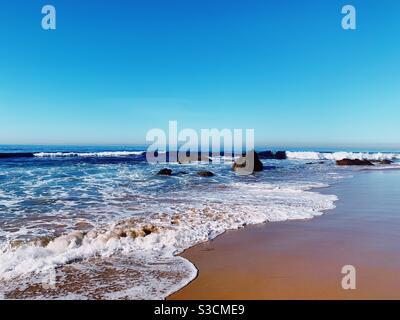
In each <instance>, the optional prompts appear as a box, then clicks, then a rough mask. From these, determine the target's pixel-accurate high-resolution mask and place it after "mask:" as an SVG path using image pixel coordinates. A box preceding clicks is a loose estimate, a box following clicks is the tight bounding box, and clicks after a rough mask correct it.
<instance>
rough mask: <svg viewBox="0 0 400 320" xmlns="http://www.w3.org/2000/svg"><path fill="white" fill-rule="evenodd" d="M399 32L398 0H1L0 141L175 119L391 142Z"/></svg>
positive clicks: (124, 138)
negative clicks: (45, 23) (346, 23)
mask: <svg viewBox="0 0 400 320" xmlns="http://www.w3.org/2000/svg"><path fill="white" fill-rule="evenodd" d="M45 4H53V5H54V6H55V7H56V9H57V30H55V31H44V30H42V28H41V18H42V15H41V8H42V6H43V5H45ZM345 4H352V5H354V6H355V7H356V9H357V30H355V31H345V30H343V29H342V28H341V18H342V14H341V8H342V6H343V5H345ZM399 35H400V2H399V1H397V0H392V1H390V0H384V1H378V0H363V1H354V0H347V1H336V0H320V1H312V0H305V1H293V0H279V1H278V0H274V1H272V0H271V1H268V0H264V1H255V0H247V1H244V0H243V1H239V0H235V1H232V0H230V1H226V0H218V1H215V0H179V1H178V0H157V1H156V0H131V1H128V0H126V1H123V0H113V1H110V0H103V1H95V0H92V1H90V0H79V1H78V0H68V1H67V0H46V1H37V0H31V1H26V0H2V1H1V3H0V37H1V44H0V143H9V144H14V143H18V144H137V143H143V142H144V140H145V136H146V132H147V131H148V130H149V129H151V128H155V127H160V128H167V126H168V121H169V120H177V121H178V125H179V128H181V129H183V128H187V127H189V128H194V129H200V128H214V127H215V128H219V129H223V128H231V129H233V128H243V129H245V128H254V129H255V137H256V143H257V144H258V145H269V146H299V147H310V146H357V147H362V146H375V147H379V146H382V147H384V146H385V147H400V139H399V138H400V126H399V122H400V121H399V120H400V90H399V88H400V59H399V57H400V44H399Z"/></svg>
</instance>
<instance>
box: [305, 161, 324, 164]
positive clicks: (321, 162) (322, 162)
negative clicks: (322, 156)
mask: <svg viewBox="0 0 400 320" xmlns="http://www.w3.org/2000/svg"><path fill="white" fill-rule="evenodd" d="M324 163H325V161H319V162H307V163H306V164H308V165H310V164H324Z"/></svg>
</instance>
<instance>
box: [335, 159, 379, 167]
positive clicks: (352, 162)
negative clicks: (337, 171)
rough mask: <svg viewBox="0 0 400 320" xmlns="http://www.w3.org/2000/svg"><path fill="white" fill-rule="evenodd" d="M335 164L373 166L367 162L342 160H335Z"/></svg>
mask: <svg viewBox="0 0 400 320" xmlns="http://www.w3.org/2000/svg"><path fill="white" fill-rule="evenodd" d="M336 164H337V165H338V166H373V165H374V164H373V163H372V162H371V161H369V160H360V159H354V160H352V159H343V160H337V161H336Z"/></svg>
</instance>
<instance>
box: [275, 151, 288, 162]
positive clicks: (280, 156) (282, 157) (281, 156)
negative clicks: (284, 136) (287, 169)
mask: <svg viewBox="0 0 400 320" xmlns="http://www.w3.org/2000/svg"><path fill="white" fill-rule="evenodd" d="M275 159H276V160H286V159H287V156H286V152H285V151H278V152H276V153H275Z"/></svg>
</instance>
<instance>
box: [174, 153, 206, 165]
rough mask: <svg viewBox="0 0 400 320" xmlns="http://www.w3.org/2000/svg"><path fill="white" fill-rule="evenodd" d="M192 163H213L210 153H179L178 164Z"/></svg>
mask: <svg viewBox="0 0 400 320" xmlns="http://www.w3.org/2000/svg"><path fill="white" fill-rule="evenodd" d="M192 162H212V161H211V159H210V157H209V154H208V153H201V152H192V153H190V152H189V151H187V152H179V153H178V163H179V164H184V163H192Z"/></svg>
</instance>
